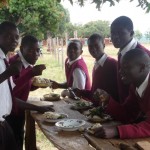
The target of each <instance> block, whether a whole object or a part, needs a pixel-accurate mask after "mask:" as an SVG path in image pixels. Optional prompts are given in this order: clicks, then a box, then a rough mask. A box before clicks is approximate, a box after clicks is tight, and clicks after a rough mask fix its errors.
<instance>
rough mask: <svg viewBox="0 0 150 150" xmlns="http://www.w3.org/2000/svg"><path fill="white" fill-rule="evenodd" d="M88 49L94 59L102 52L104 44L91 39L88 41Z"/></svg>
mask: <svg viewBox="0 0 150 150" xmlns="http://www.w3.org/2000/svg"><path fill="white" fill-rule="evenodd" d="M88 49H89V52H90V54H91V55H92V57H94V58H95V59H99V57H100V56H101V55H102V54H103V53H104V44H103V43H102V41H99V40H98V39H97V40H95V41H94V40H93V41H90V40H89V41H88Z"/></svg>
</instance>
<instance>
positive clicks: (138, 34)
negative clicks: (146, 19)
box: [134, 30, 143, 40]
mask: <svg viewBox="0 0 150 150" xmlns="http://www.w3.org/2000/svg"><path fill="white" fill-rule="evenodd" d="M134 36H135V38H137V39H138V40H140V39H141V38H142V36H143V35H142V33H141V32H140V31H139V30H136V31H135V32H134Z"/></svg>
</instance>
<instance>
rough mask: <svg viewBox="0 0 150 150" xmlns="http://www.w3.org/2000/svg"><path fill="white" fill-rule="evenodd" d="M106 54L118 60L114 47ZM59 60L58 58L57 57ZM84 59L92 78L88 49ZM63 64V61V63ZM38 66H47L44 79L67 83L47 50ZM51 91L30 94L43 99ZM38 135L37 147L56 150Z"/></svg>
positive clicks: (107, 47)
mask: <svg viewBox="0 0 150 150" xmlns="http://www.w3.org/2000/svg"><path fill="white" fill-rule="evenodd" d="M144 46H145V47H147V48H148V49H150V44H146V45H144ZM65 49H66V48H65V47H64V58H63V60H65V57H66V51H65ZM105 52H106V54H107V55H109V56H111V57H113V58H115V59H116V58H117V52H118V50H117V49H115V48H114V47H113V46H112V45H108V46H106V47H105ZM57 58H58V57H57ZM83 58H84V60H85V62H86V64H87V66H88V70H89V74H90V76H91V74H92V68H93V65H94V59H93V58H92V57H91V56H90V54H89V52H88V49H87V47H84V48H83ZM61 62H62V61H61ZM37 64H45V65H46V70H45V71H44V72H43V74H42V77H44V78H48V79H51V80H55V81H57V82H64V81H65V72H64V69H62V65H61V63H58V59H56V58H55V56H54V55H52V54H50V53H47V52H46V48H44V50H43V55H42V56H41V57H40V58H39V60H38V62H37ZM50 92H51V89H50V88H46V89H41V88H40V89H38V90H36V91H33V92H30V96H33V97H42V96H43V95H44V94H47V93H50ZM55 92H56V93H60V92H61V89H58V90H55ZM36 131H37V132H36V135H37V146H38V147H39V149H40V150H56V148H55V147H54V146H53V145H52V144H51V143H50V142H49V141H48V140H47V139H46V137H45V136H44V135H43V133H42V132H41V131H40V129H39V128H38V127H37V130H36Z"/></svg>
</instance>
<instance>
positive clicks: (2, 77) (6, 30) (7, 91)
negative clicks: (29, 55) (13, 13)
mask: <svg viewBox="0 0 150 150" xmlns="http://www.w3.org/2000/svg"><path fill="white" fill-rule="evenodd" d="M18 39H19V31H18V29H17V27H16V25H15V24H13V23H11V22H8V21H5V22H2V23H1V24H0V93H1V98H0V107H1V108H0V149H1V150H10V149H13V150H17V147H16V141H15V138H14V135H13V131H12V129H11V127H10V126H9V124H8V123H7V121H6V120H5V117H6V116H7V115H9V114H10V113H11V110H12V106H13V107H14V106H15V102H14V99H13V97H12V87H13V86H14V84H13V82H12V78H11V76H12V75H15V74H18V73H19V72H20V70H21V65H22V64H21V62H20V61H16V62H15V63H14V64H12V65H10V66H8V62H7V56H6V55H7V53H8V52H9V51H11V52H13V51H14V50H15V48H16V46H17V45H18Z"/></svg>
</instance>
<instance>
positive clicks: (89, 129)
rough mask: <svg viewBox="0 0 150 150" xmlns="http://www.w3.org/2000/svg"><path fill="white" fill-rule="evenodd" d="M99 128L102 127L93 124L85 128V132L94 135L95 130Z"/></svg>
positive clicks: (98, 124)
mask: <svg viewBox="0 0 150 150" xmlns="http://www.w3.org/2000/svg"><path fill="white" fill-rule="evenodd" d="M100 127H102V125H101V124H100V123H95V124H93V125H92V126H91V127H89V128H87V129H86V131H87V132H88V133H90V134H94V133H95V130H96V129H97V128H100Z"/></svg>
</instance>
